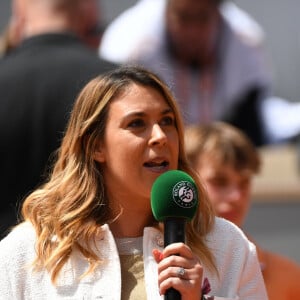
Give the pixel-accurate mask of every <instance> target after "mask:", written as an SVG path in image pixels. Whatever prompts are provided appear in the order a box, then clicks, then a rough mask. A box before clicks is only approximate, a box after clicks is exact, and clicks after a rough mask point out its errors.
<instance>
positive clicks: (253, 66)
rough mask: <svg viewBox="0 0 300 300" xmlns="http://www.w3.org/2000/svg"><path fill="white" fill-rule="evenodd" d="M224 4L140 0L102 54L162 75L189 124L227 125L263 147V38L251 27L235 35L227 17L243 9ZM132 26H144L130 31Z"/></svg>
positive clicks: (266, 80) (266, 82)
mask: <svg viewBox="0 0 300 300" xmlns="http://www.w3.org/2000/svg"><path fill="white" fill-rule="evenodd" d="M225 4H227V2H226V3H223V1H218V0H201V1H195V0H179V1H178V0H177V1H174V0H166V1H162V0H156V1H149V0H141V1H139V2H138V3H137V4H136V5H135V6H134V7H133V8H130V9H129V10H127V11H125V12H124V13H123V14H122V15H121V16H120V19H117V20H116V21H113V22H112V24H111V26H108V28H107V30H106V31H105V33H104V35H103V40H102V43H101V47H100V55H101V56H102V57H105V58H106V59H110V60H112V61H118V62H128V61H135V62H139V63H141V64H142V65H144V66H146V67H148V68H150V69H152V70H154V71H155V72H157V73H158V74H160V75H161V76H162V77H163V78H164V79H165V80H166V81H167V82H168V84H169V85H170V86H171V87H172V89H173V91H174V93H175V96H176V98H177V99H178V101H179V103H180V105H181V108H182V111H183V114H184V117H185V121H186V123H187V124H197V123H206V122H209V121H211V120H226V121H228V122H231V123H232V124H234V125H236V126H238V127H239V128H241V129H242V130H243V131H245V132H246V133H247V134H248V135H249V136H250V137H251V139H252V140H253V142H254V143H255V144H256V145H261V144H264V143H266V142H267V141H266V137H265V132H264V128H263V123H262V120H261V111H260V109H261V107H260V106H261V99H264V98H265V97H267V96H268V95H270V93H271V84H270V82H271V76H270V72H269V69H268V67H267V63H266V61H265V57H264V52H263V51H262V43H261V42H262V38H263V35H262V34H261V31H259V30H257V26H254V25H253V26H252V27H251V26H250V28H254V29H253V30H254V31H253V32H255V34H253V32H252V34H249V32H251V31H249V30H248V29H247V28H248V27H247V28H246V29H245V27H243V28H240V30H237V26H236V24H235V25H234V24H233V23H229V21H228V18H225V17H224V16H230V17H231V16H232V14H235V16H236V15H237V14H238V15H241V13H240V10H234V11H233V9H232V8H231V7H232V6H228V4H227V6H225ZM234 7H235V6H234ZM141 10H144V12H145V13H146V12H147V14H148V17H147V18H146V17H145V18H143V14H142V15H140V14H139V12H140V11H141ZM230 13H231V15H230ZM243 18H246V17H245V16H244V15H243ZM127 20H130V22H127ZM248 20H249V18H248ZM250 20H251V19H250ZM133 23H135V24H141V26H136V25H135V29H133V28H132V27H131V25H130V24H133ZM249 23H250V24H253V23H251V22H249ZM241 24H243V23H241ZM254 24H255V25H256V23H254ZM241 26H242V25H241ZM258 28H259V27H258ZM126 32H128V34H126ZM132 32H133V33H132ZM257 32H258V33H257ZM131 43H133V45H130V44H131ZM124 45H125V46H124ZM123 51H124V52H125V53H126V56H122V54H121V53H123Z"/></svg>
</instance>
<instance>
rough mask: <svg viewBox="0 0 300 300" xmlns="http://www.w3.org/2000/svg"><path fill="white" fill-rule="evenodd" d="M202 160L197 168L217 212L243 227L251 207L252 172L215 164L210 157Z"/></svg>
mask: <svg viewBox="0 0 300 300" xmlns="http://www.w3.org/2000/svg"><path fill="white" fill-rule="evenodd" d="M201 161H202V163H199V164H198V166H197V170H198V172H199V174H200V176H201V179H202V180H203V184H204V186H205V187H206V189H207V192H208V195H209V198H210V201H211V202H212V204H213V207H214V209H215V211H216V214H217V215H218V216H220V217H223V218H225V219H227V220H229V221H231V222H233V223H235V224H236V225H237V226H239V227H241V226H242V225H243V223H244V221H245V218H246V215H247V212H248V209H249V203H250V190H251V179H252V174H251V173H250V172H249V171H237V170H235V169H234V168H233V167H232V166H230V165H228V164H227V165H226V164H225V165H224V164H223V165H220V164H214V162H213V161H212V160H211V159H209V158H207V159H204V158H202V159H201Z"/></svg>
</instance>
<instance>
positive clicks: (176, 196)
mask: <svg viewBox="0 0 300 300" xmlns="http://www.w3.org/2000/svg"><path fill="white" fill-rule="evenodd" d="M151 208H152V212H153V215H154V217H155V219H156V220H157V221H164V220H165V219H166V218H170V217H173V218H174V217H175V218H184V219H187V220H189V221H190V220H191V219H192V218H193V217H194V215H195V213H196V211H197V208H198V192H197V187H196V184H195V181H194V180H193V178H192V177H191V176H190V175H188V174H187V173H185V172H183V171H180V170H170V171H167V172H165V173H163V174H162V175H160V176H158V177H157V178H156V180H155V181H154V183H153V186H152V189H151Z"/></svg>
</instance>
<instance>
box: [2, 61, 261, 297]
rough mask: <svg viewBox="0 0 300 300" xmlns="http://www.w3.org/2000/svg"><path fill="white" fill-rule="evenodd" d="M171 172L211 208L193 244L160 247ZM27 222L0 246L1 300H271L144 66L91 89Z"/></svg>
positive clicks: (192, 234) (168, 99) (172, 107)
mask: <svg viewBox="0 0 300 300" xmlns="http://www.w3.org/2000/svg"><path fill="white" fill-rule="evenodd" d="M172 169H180V170H183V171H185V172H187V173H188V174H190V175H191V176H192V177H193V178H194V179H195V181H196V182H197V185H198V189H199V194H200V199H201V201H200V205H199V211H198V212H197V213H196V217H195V218H194V219H193V221H192V222H190V223H189V224H188V226H187V230H186V231H187V232H186V240H187V244H186V245H185V244H183V243H174V244H171V245H168V246H167V247H165V248H162V247H163V245H162V240H163V232H162V226H161V224H157V222H155V220H154V218H153V215H152V211H151V206H150V192H151V187H152V184H153V182H154V180H155V179H156V178H157V177H158V176H159V175H160V174H162V173H164V172H166V171H167V170H172ZM22 215H23V217H24V222H23V223H21V224H20V225H19V226H17V227H16V228H15V229H14V230H13V231H12V232H11V233H10V234H9V235H8V236H7V237H6V238H5V239H4V240H2V241H1V243H0V269H1V271H2V272H1V275H0V291H1V293H0V295H1V296H0V298H1V297H2V296H3V297H4V298H5V299H66V298H67V299H151V300H152V299H161V297H162V296H161V295H163V294H165V292H166V291H167V290H168V289H169V288H171V287H172V288H174V289H176V290H177V291H179V293H180V294H181V297H182V300H193V299H197V300H199V299H201V297H202V299H209V295H211V296H215V299H218V297H222V298H221V299H243V300H254V299H255V300H257V299H261V300H264V299H267V298H266V292H265V289H264V285H263V281H262V278H261V273H260V270H259V264H258V260H257V257H256V252H255V248H254V246H253V245H252V244H251V243H250V242H249V241H248V240H247V239H246V237H245V236H244V235H243V234H242V232H241V231H240V230H239V229H237V228H236V227H234V226H232V225H231V224H230V223H228V222H226V221H224V220H221V219H215V218H214V215H213V212H212V209H211V206H210V204H209V201H208V199H207V198H206V196H205V193H204V191H203V189H202V187H201V185H200V182H199V181H198V179H197V176H196V175H195V173H194V172H193V171H192V170H191V169H190V167H189V166H188V163H187V160H186V158H185V153H184V145H183V125H182V120H181V117H180V115H179V112H178V108H177V106H176V104H175V100H174V99H173V97H172V94H171V93H170V91H169V89H168V88H167V87H166V86H165V85H164V83H162V82H161V81H160V79H159V78H158V77H156V76H155V75H154V74H152V73H150V72H148V71H147V70H144V69H141V68H139V67H134V66H127V67H126V66H124V67H121V68H120V69H117V70H115V71H113V72H110V73H107V74H105V75H103V76H101V77H98V78H95V79H94V80H92V81H91V82H90V83H88V84H87V85H86V87H85V88H84V89H83V90H82V92H81V93H80V95H79V97H78V99H77V101H76V103H75V106H74V108H73V111H72V114H71V117H70V121H69V124H68V127H67V130H66V133H65V136H64V139H63V141H62V144H61V148H60V150H59V152H58V158H57V161H56V163H55V165H54V168H53V172H52V174H51V176H50V178H49V180H48V182H46V183H45V184H44V185H43V186H42V187H40V188H39V189H37V190H36V191H34V192H33V193H32V194H31V195H29V196H28V197H27V199H26V200H25V202H24V205H23V208H22ZM200 216H201V218H200ZM200 220H201V222H200ZM175 254H179V255H175ZM121 283H122V284H121ZM204 297H205V298H204ZM219 299H220V298H219Z"/></svg>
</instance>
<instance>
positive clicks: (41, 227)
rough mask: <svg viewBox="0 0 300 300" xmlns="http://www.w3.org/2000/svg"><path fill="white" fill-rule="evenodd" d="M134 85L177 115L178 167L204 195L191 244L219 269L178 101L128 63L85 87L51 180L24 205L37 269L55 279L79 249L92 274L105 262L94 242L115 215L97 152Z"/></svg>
mask: <svg viewBox="0 0 300 300" xmlns="http://www.w3.org/2000/svg"><path fill="white" fill-rule="evenodd" d="M134 83H135V84H138V85H142V86H146V87H149V88H153V89H155V90H157V91H158V92H159V93H160V94H161V95H162V96H163V98H164V99H165V100H166V102H167V103H168V104H169V106H170V107H171V109H172V110H173V112H174V114H175V122H176V127H177V130H178V135H179V141H180V143H179V144H180V145H179V148H180V149H179V157H178V166H179V169H181V170H183V171H185V172H187V173H188V174H190V175H191V176H192V177H193V178H194V179H195V181H196V183H197V186H198V192H199V198H200V199H201V201H200V204H199V211H198V212H197V215H196V217H195V218H194V219H193V220H192V221H191V222H190V223H189V224H188V225H187V232H186V233H187V243H188V244H189V245H190V247H191V248H192V249H193V251H194V252H195V253H197V254H198V255H199V257H200V259H201V260H202V262H203V263H206V264H207V266H208V267H209V268H212V269H215V265H214V259H213V255H212V254H211V252H210V250H209V249H208V248H207V246H206V245H205V241H204V236H205V235H206V234H207V233H208V232H209V231H210V230H211V228H212V226H213V221H214V214H213V210H212V207H211V205H210V202H209V201H208V199H207V196H206V194H205V191H204V189H203V188H202V185H201V183H200V182H199V180H198V177H197V175H196V173H195V172H194V171H193V170H192V169H191V168H190V166H189V165H188V162H187V159H186V155H185V151H184V131H183V122H182V119H181V115H180V112H179V109H178V107H177V104H176V101H175V100H174V98H173V95H172V93H171V91H170V90H169V88H168V87H167V86H166V85H165V84H164V83H163V82H162V81H161V80H160V78H159V77H158V76H156V75H155V74H153V73H151V72H149V71H148V70H146V69H143V68H141V67H138V66H132V65H127V66H122V67H119V68H117V69H115V70H113V71H111V72H108V73H106V74H104V75H102V76H99V77H97V78H95V79H93V80H91V81H90V82H89V83H88V84H87V85H86V86H85V87H84V88H83V90H82V91H81V93H80V94H79V96H78V98H77V100H76V102H75V104H74V107H73V110H72V112H71V116H70V119H69V123H68V126H67V129H66V132H65V135H64V138H63V140H62V143H61V147H60V149H59V151H58V153H57V159H56V162H55V164H54V165H53V170H52V172H51V174H50V176H49V179H48V180H47V182H46V183H45V184H43V185H42V186H41V187H40V188H38V189H37V190H35V191H34V192H33V193H31V194H30V195H29V196H28V197H27V198H26V199H25V202H24V204H23V206H22V216H23V218H24V221H29V222H31V223H32V224H33V227H34V228H35V231H36V235H37V241H36V250H37V257H36V260H35V261H34V263H33V264H34V267H37V268H46V270H47V271H48V272H49V273H50V274H51V279H52V281H53V282H54V283H55V281H56V279H57V277H58V275H59V272H60V271H61V269H62V267H63V266H64V265H65V263H66V262H67V260H68V259H69V257H70V255H71V253H72V251H73V250H74V249H77V250H79V251H80V252H81V254H82V255H83V257H85V258H86V260H87V262H88V263H89V269H88V271H87V273H91V272H93V270H94V269H95V268H96V267H97V265H98V264H99V263H100V262H101V257H98V255H97V251H96V250H95V247H94V246H95V244H96V237H97V236H98V235H99V234H100V233H101V230H102V229H101V225H103V224H105V223H109V222H110V221H111V220H110V216H111V214H110V208H109V205H110V204H109V199H108V198H107V197H106V191H105V185H104V180H103V176H102V173H101V169H100V168H99V165H98V163H97V162H96V161H95V160H94V153H95V151H96V149H97V145H98V143H99V140H101V139H103V137H104V132H105V128H106V123H107V117H108V112H109V107H110V103H111V102H112V101H113V100H114V99H115V98H116V97H118V96H119V95H121V94H122V92H124V90H126V89H128V88H129V87H130V86H131V85H132V84H134ZM141 101H142V99H141ZM149 197H150V195H149ZM149 201H150V199H149ZM200 220H201V222H200ZM85 274H86V273H85ZM85 274H83V276H84V275H85Z"/></svg>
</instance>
